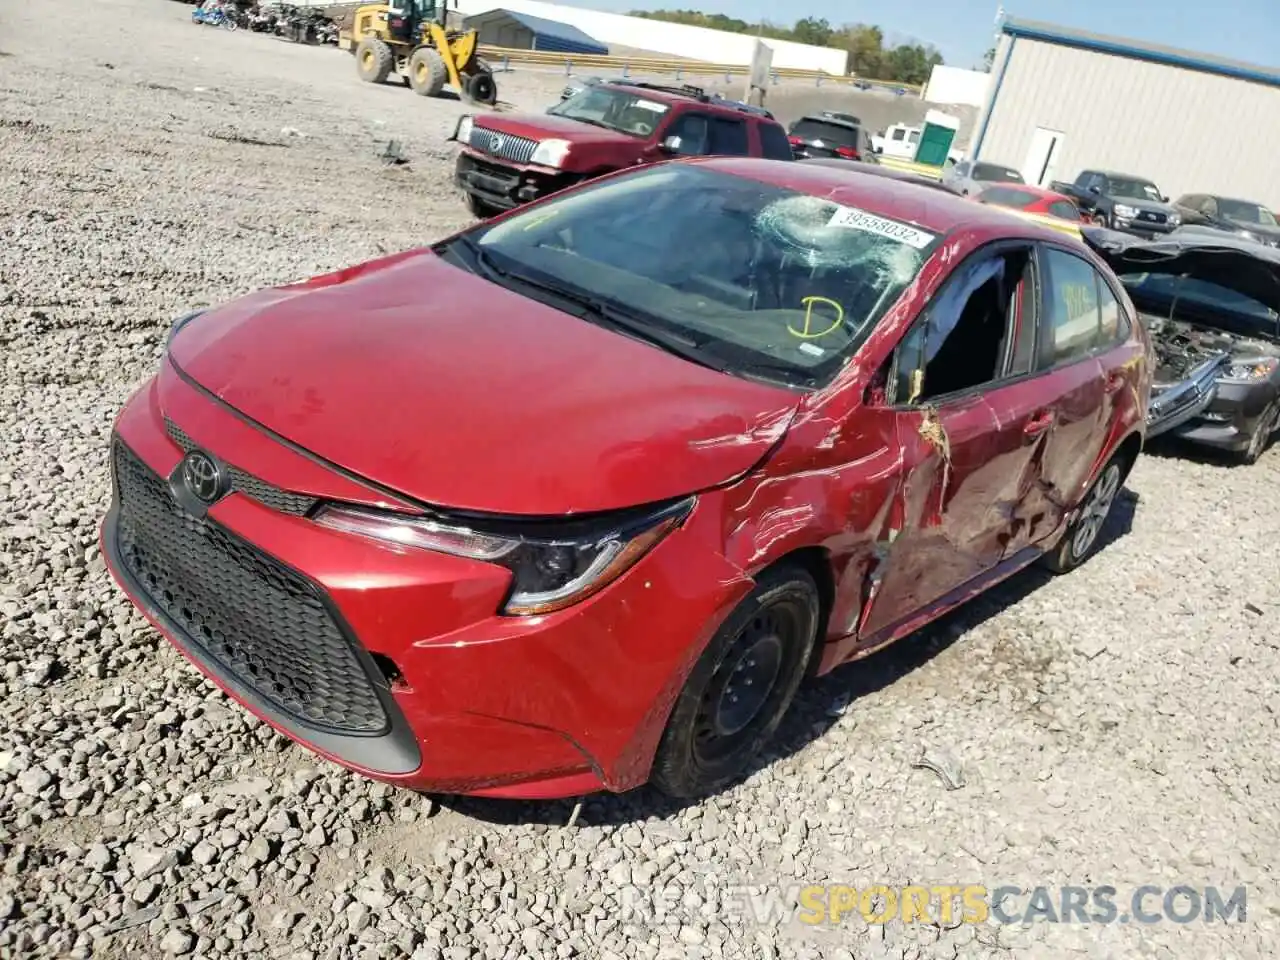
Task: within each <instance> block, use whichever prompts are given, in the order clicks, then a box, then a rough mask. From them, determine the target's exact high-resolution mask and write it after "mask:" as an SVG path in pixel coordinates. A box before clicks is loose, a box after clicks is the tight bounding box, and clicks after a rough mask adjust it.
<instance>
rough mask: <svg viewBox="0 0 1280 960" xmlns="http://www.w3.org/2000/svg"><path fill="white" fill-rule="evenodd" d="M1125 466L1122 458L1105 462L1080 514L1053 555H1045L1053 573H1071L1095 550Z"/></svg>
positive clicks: (1081, 505)
mask: <svg viewBox="0 0 1280 960" xmlns="http://www.w3.org/2000/svg"><path fill="white" fill-rule="evenodd" d="M1126 464H1127V461H1126V459H1125V456H1124V454H1120V453H1117V454H1116V455H1115V456H1114V457H1112V458H1111V459H1110V460H1108V461H1107V465H1106V466H1105V467H1103V468H1102V472H1101V473H1099V474H1098V478H1097V479H1096V480H1094V481H1093V486H1092V487H1090V488H1089V492H1088V493H1087V494H1085V498H1084V501H1083V502H1082V503H1081V504H1080V510H1079V512H1078V513H1077V514H1076V518H1075V519H1074V520H1073V521H1071V525H1070V526H1068V527H1067V532H1066V533H1065V534H1064V535H1063V537H1062V541H1061V542H1060V543H1059V544H1058V546H1057V547H1056V548H1055V549H1054V551H1053V553H1050V554H1046V555H1045V558H1044V564H1045V566H1046V567H1048V568H1049V569H1050V570H1052V571H1053V572H1054V573H1067V572H1068V571H1071V570H1074V569H1075V568H1076V567H1078V566H1080V564H1082V563H1084V562H1085V560H1087V559H1088V558H1089V555H1090V554H1091V553H1093V551H1094V550H1095V549H1096V548H1097V546H1098V541H1099V539H1100V538H1101V536H1102V530H1103V528H1104V527H1105V526H1106V525H1107V518H1108V517H1109V516H1111V507H1112V505H1113V504H1114V503H1115V501H1116V494H1118V493H1119V492H1120V487H1121V486H1122V485H1123V484H1124V475H1125V467H1126Z"/></svg>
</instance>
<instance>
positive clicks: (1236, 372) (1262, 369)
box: [1220, 357, 1280, 383]
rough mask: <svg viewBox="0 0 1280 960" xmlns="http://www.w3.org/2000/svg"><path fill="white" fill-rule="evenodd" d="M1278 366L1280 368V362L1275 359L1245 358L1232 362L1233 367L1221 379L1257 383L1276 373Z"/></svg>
mask: <svg viewBox="0 0 1280 960" xmlns="http://www.w3.org/2000/svg"><path fill="white" fill-rule="evenodd" d="M1277 366H1280V360H1277V359H1276V358H1275V357H1245V358H1242V359H1239V360H1233V361H1231V366H1230V367H1228V368H1227V372H1226V373H1225V374H1223V375H1222V377H1221V378H1220V379H1222V380H1234V381H1236V382H1238V383H1256V382H1257V381H1259V380H1265V379H1267V377H1269V376H1271V374H1273V373H1275V371H1276V367H1277Z"/></svg>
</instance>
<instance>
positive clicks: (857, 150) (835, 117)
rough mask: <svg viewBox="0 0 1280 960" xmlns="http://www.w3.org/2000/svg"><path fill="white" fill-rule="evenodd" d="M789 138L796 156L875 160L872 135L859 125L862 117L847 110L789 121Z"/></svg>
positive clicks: (815, 158)
mask: <svg viewBox="0 0 1280 960" xmlns="http://www.w3.org/2000/svg"><path fill="white" fill-rule="evenodd" d="M788 139H789V140H790V142H791V150H792V152H793V153H794V155H795V158H796V159H797V160H818V159H822V158H826V157H833V158H834V157H839V158H841V159H844V160H862V161H864V162H874V161H875V152H874V151H873V150H872V149H871V138H870V137H869V136H867V133H866V131H865V130H863V129H862V121H861V120H860V119H859V118H857V117H855V116H851V115H849V114H847V113H825V112H824V113H820V114H815V115H811V116H805V117H801V118H800V119H799V120H796V121H795V122H794V123H792V124H791V130H790V135H789V137H788Z"/></svg>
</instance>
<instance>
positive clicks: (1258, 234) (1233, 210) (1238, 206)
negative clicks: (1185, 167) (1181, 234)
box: [1173, 193, 1280, 247]
mask: <svg viewBox="0 0 1280 960" xmlns="http://www.w3.org/2000/svg"><path fill="white" fill-rule="evenodd" d="M1173 205H1174V207H1175V208H1176V209H1177V211H1178V214H1179V215H1180V216H1181V217H1182V223H1183V225H1184V227H1208V228H1210V229H1213V230H1221V231H1224V232H1226V233H1233V234H1235V235H1236V236H1239V237H1244V238H1245V239H1247V240H1253V241H1255V242H1256V243H1263V244H1266V245H1267V246H1269V247H1280V224H1277V222H1276V217H1275V214H1273V213H1272V212H1271V211H1270V210H1268V209H1267V208H1266V207H1264V206H1262V204H1260V203H1254V202H1253V201H1252V200H1233V199H1231V198H1230V197H1219V196H1213V195H1210V194H1206V193H1189V194H1185V195H1184V196H1181V197H1179V198H1178V199H1177V200H1175V201H1174V203H1173Z"/></svg>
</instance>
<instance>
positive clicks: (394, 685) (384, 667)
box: [369, 653, 409, 690]
mask: <svg viewBox="0 0 1280 960" xmlns="http://www.w3.org/2000/svg"><path fill="white" fill-rule="evenodd" d="M369 656H371V657H372V658H373V662H374V665H375V666H376V667H377V668H378V673H379V674H381V676H382V679H383V682H384V683H385V684H386V686H387V689H389V690H408V689H409V684H407V683H406V682H405V679H404V674H403V673H401V672H400V668H399V667H397V666H396V662H395V661H394V660H392V659H391V658H390V657H388V656H387V655H386V654H385V653H371V654H369Z"/></svg>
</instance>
